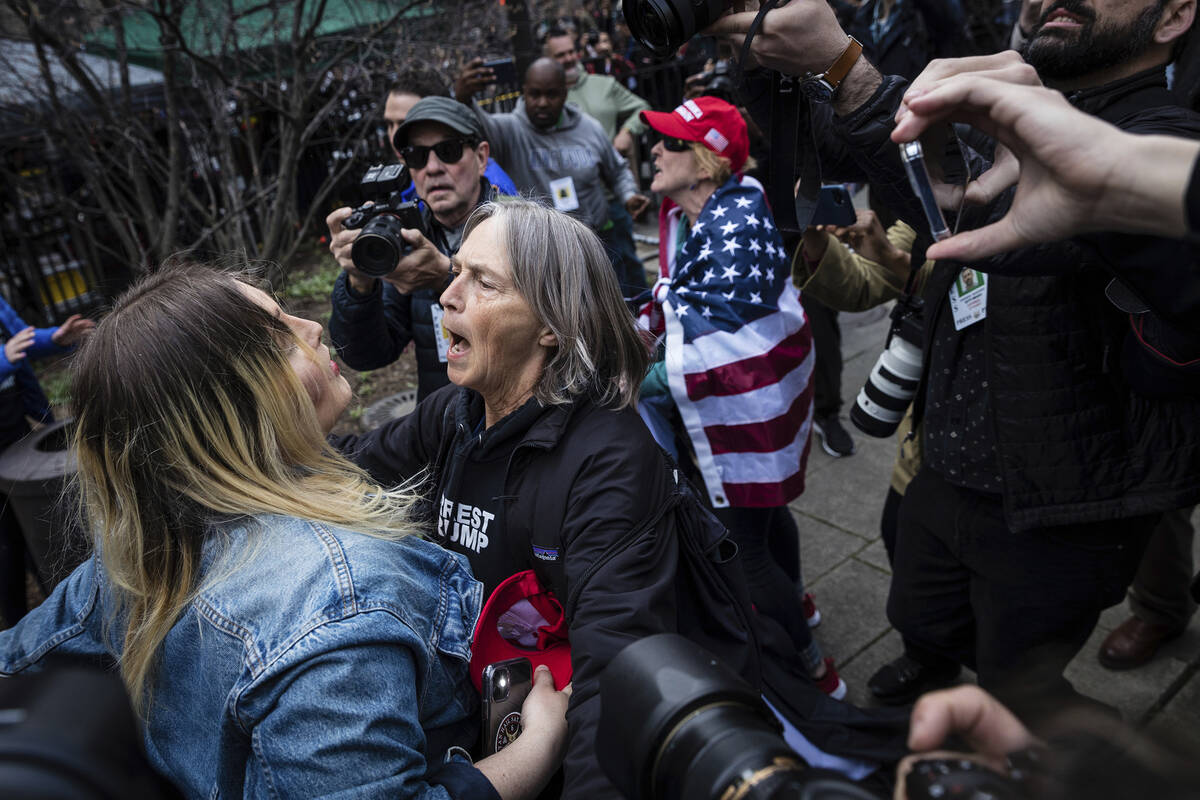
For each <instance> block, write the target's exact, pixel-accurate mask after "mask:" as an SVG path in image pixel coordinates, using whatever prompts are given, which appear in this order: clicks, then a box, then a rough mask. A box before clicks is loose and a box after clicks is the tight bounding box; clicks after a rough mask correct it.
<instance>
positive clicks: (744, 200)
mask: <svg viewBox="0 0 1200 800" xmlns="http://www.w3.org/2000/svg"><path fill="white" fill-rule="evenodd" d="M733 202H735V203H737V207H738V208H749V207H750V206H752V205H753V203H751V202H750V198H749V197H739V198H737V199H736V200H734V201H733Z"/></svg>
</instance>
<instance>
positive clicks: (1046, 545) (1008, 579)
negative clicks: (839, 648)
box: [888, 467, 1161, 716]
mask: <svg viewBox="0 0 1200 800" xmlns="http://www.w3.org/2000/svg"><path fill="white" fill-rule="evenodd" d="M1160 517H1161V515H1160V514H1153V515H1149V516H1142V517H1133V518H1128V519H1119V520H1110V521H1107V522H1097V523H1090V524H1084V525H1066V526H1058V527H1052V528H1040V529H1036V530H1032V531H1022V532H1017V531H1013V530H1010V529H1009V527H1008V525H1007V524H1006V523H1005V521H1004V512H1003V508H1002V506H1001V499H1000V497H999V496H998V495H991V494H986V493H982V492H974V491H970V490H968V489H962V488H959V487H956V486H953V485H951V484H949V483H947V482H946V481H945V480H944V479H943V478H942V477H941V476H940V475H938V474H936V473H934V472H933V471H932V470H930V469H928V468H925V467H922V468H921V470H920V472H918V473H917V476H916V477H915V478H914V479H913V481H912V483H910V484H909V486H908V489H907V491H906V492H905V495H904V502H903V503H902V504H901V506H900V517H899V518H900V528H899V536H898V538H897V541H896V551H895V564H894V574H893V578H892V587H891V592H890V594H889V596H888V618H889V620H891V622H892V624H893V625H894V626H895V627H896V629H897V630H899V631H900V633H901V634H902V635H903V636H904V637H905V640H906V641H907V642H912V643H913V644H914V645H916V646H917V647H921V648H924V649H926V650H928V651H931V652H932V653H935V654H938V655H940V656H942V657H944V658H952V659H954V660H955V661H957V662H959V663H961V664H964V665H966V666H968V667H971V668H972V669H974V670H975V671H976V673H977V674H978V677H979V683H980V685H981V686H983V687H984V688H985V689H988V690H989V691H991V692H992V693H993V694H996V695H997V696H998V697H1000V698H1001V700H1003V701H1004V702H1006V703H1008V704H1009V705H1010V706H1011V707H1013V710H1014V711H1016V712H1017V713H1018V714H1025V715H1026V716H1028V712H1033V713H1036V712H1037V711H1039V710H1045V701H1046V700H1047V699H1051V700H1062V701H1071V700H1078V699H1080V696H1079V695H1078V694H1076V693H1075V691H1074V689H1073V687H1072V686H1071V685H1070V683H1069V682H1068V681H1067V680H1066V679H1065V678H1064V677H1063V675H1062V672H1063V669H1064V668H1065V667H1066V666H1067V664H1068V663H1069V662H1070V660H1071V659H1072V658H1073V657H1074V656H1075V654H1076V653H1077V652H1079V650H1080V648H1081V647H1083V644H1084V642H1086V641H1087V638H1088V635H1089V634H1090V633H1091V632H1092V629H1093V628H1094V627H1095V625H1096V621H1097V620H1098V619H1099V617H1100V612H1101V611H1102V610H1103V609H1104V608H1106V607H1108V606H1111V605H1114V604H1116V603H1119V602H1121V600H1122V599H1123V597H1124V593H1125V589H1126V587H1128V586H1129V584H1130V582H1131V581H1132V580H1133V575H1134V572H1135V571H1136V570H1137V566H1138V562H1139V560H1140V559H1141V555H1142V551H1143V549H1144V548H1145V545H1146V542H1147V541H1148V539H1149V536H1150V533H1151V531H1153V529H1154V526H1155V525H1156V524H1157V522H1158V520H1159V518H1160Z"/></svg>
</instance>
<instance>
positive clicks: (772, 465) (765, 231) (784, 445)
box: [639, 176, 814, 508]
mask: <svg viewBox="0 0 1200 800" xmlns="http://www.w3.org/2000/svg"><path fill="white" fill-rule="evenodd" d="M664 203H665V204H669V205H664V209H663V213H662V214H661V215H660V217H659V265H660V267H659V269H660V272H661V277H660V278H659V280H658V282H657V283H656V284H655V286H654V288H653V289H652V292H653V296H652V301H651V302H650V303H648V304H647V305H646V306H645V307H644V308H643V309H642V312H641V317H640V320H639V321H640V323H641V324H642V325H643V326H644V327H646V328H648V329H650V330H651V331H653V332H655V333H659V334H665V336H666V368H667V375H668V381H669V383H670V387H671V396H672V398H673V399H674V401H675V404H676V406H677V407H678V408H679V414H680V417H681V418H682V419H683V423H684V426H685V427H686V428H687V432H688V436H689V437H690V439H691V441H692V446H693V448H694V450H695V454H696V461H697V466H698V467H699V469H700V472H701V473H702V474H703V476H704V481H705V484H706V486H707V487H708V492H709V497H710V499H711V501H712V503H713V505H714V506H716V507H724V506H739V507H746V506H750V507H758V508H770V507H774V506H781V505H785V504H786V503H788V502H790V501H791V500H793V499H795V498H796V497H798V496H799V495H800V493H801V492H803V491H804V470H805V465H806V464H807V462H808V447H809V433H810V431H811V429H812V398H813V387H812V372H813V360H814V352H813V348H812V336H811V334H810V332H809V327H808V318H807V317H806V316H805V314H804V308H803V307H802V306H801V305H800V293H799V291H797V289H796V287H795V286H794V285H793V284H792V280H791V274H790V268H789V263H788V258H787V253H786V252H785V250H784V247H783V240H782V239H781V238H780V236H779V232H778V231H777V230H776V229H775V225H774V223H773V221H772V219H771V212H770V209H769V208H768V207H767V203H766V199H765V198H764V196H763V193H762V189H761V186H759V185H758V184H757V182H756V181H753V179H750V178H743V179H742V180H741V182H739V179H738V178H737V177H736V176H735V177H733V178H731V179H730V180H729V181H728V182H727V183H726V184H725V185H724V186H722V187H721V188H720V189H718V190H717V191H716V192H715V193H714V194H713V195H712V197H710V198H709V200H708V202H707V203H706V204H705V206H704V209H703V210H702V211H701V213H700V216H699V217H698V218H697V220H696V224H695V225H693V226H692V228H691V230H690V231H687V232H686V238H685V239H684V240H683V242H682V245H681V246H680V247H678V248H672V247H671V246H669V243H673V242H676V241H677V239H678V237H680V236H683V235H685V234H684V233H682V232H681V231H680V226H681V225H682V224H683V222H684V218H683V216H682V213H681V210H680V209H679V208H678V207H673V206H674V204H673V203H671V201H670V200H665V201H664ZM672 251H675V252H674V253H672ZM672 256H673V257H672Z"/></svg>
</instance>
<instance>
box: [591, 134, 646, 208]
mask: <svg viewBox="0 0 1200 800" xmlns="http://www.w3.org/2000/svg"><path fill="white" fill-rule="evenodd" d="M596 130H597V131H600V139H601V140H602V141H603V143H602V144H600V145H598V146H599V147H600V148H601V153H602V156H601V159H600V174H601V175H603V176H604V183H605V184H606V185H607V186H608V188H610V189H612V192H613V194H615V195H616V196H617V197H619V198H620V199H621V202H622V203H624V202H625V201H626V200H628V199H629V198H631V197H633V196H634V195H635V194H637V193H638V185H637V181H635V180H634V179H633V170H632V169H630V168H629V162H628V161H626V160H625V157H624V156H622V155H621V154H620V153H618V152H617V148H615V147H613V145H612V142H610V141H609V140H608V137H607V136H605V135H604V132H603V131H601V130H600V126H599V125H598V124H597V126H596Z"/></svg>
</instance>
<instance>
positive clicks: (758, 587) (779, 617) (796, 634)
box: [714, 506, 812, 666]
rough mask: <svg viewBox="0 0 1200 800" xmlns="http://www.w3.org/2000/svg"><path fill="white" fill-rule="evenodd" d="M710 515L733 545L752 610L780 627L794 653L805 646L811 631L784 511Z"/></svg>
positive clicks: (791, 522)
mask: <svg viewBox="0 0 1200 800" xmlns="http://www.w3.org/2000/svg"><path fill="white" fill-rule="evenodd" d="M714 513H715V514H716V517H717V519H719V520H720V521H721V524H722V525H724V526H725V527H726V528H728V529H729V534H730V536H732V537H733V540H734V541H735V542H737V546H738V556H739V558H740V559H741V562H742V569H743V570H744V571H745V573H746V581H747V583H749V584H750V600H751V602H753V603H754V607H755V608H757V609H758V611H759V613H760V614H763V615H765V616H767V617H770V618H771V619H773V620H775V621H776V622H777V623H779V624H780V625H781V626H782V627H783V629H784V630H786V631H787V632H788V635H789V636H790V637H791V639H792V642H793V643H794V644H795V645H796V649H797V650H800V651H801V652H804V651H805V650H807V649H808V648H810V647H811V646H812V632H811V631H809V629H808V621H807V620H806V619H805V618H804V611H803V610H802V608H801V596H800V593H799V591H798V589H797V586H798V584H799V581H800V530H799V529H798V528H797V527H796V520H795V519H794V518H793V517H792V513H791V512H790V511H789V510H788V507H787V506H779V507H778V508H718V509H716V510H715V511H714ZM809 666H812V665H809Z"/></svg>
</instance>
